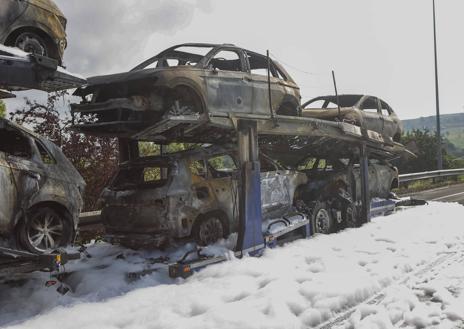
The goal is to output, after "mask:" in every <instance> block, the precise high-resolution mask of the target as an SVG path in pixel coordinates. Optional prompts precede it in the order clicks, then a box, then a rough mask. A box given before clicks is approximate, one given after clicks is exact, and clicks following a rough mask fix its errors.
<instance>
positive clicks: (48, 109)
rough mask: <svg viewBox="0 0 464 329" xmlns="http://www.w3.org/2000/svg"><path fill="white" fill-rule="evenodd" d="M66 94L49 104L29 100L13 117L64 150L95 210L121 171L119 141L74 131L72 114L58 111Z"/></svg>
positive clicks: (54, 95) (51, 97)
mask: <svg viewBox="0 0 464 329" xmlns="http://www.w3.org/2000/svg"><path fill="white" fill-rule="evenodd" d="M65 94H66V92H58V93H52V94H49V96H48V99H47V103H46V104H45V105H44V104H40V103H37V102H36V101H31V100H28V99H26V105H25V106H24V108H22V109H19V110H16V111H14V112H12V113H10V118H11V120H13V121H15V122H16V123H18V124H21V125H25V126H26V127H28V128H30V129H32V130H33V131H34V132H36V133H37V134H39V135H42V136H44V137H46V138H48V139H50V140H51V141H52V142H54V143H55V144H56V145H58V146H59V147H60V148H61V149H62V150H63V153H64V154H65V156H66V157H67V158H68V159H69V160H70V161H71V162H72V163H73V165H74V167H76V169H77V170H78V171H79V173H80V174H81V175H82V177H83V178H84V180H85V182H86V183H87V186H86V191H85V195H84V201H85V209H86V210H94V209H95V206H96V202H97V199H98V197H99V195H100V193H101V191H102V190H103V188H104V187H105V186H106V184H107V183H108V181H109V179H110V178H111V177H112V176H113V174H114V172H115V170H116V169H117V163H118V151H117V150H118V148H117V140H116V139H109V138H98V137H94V136H87V135H83V134H80V133H77V132H75V131H74V130H72V129H71V128H72V122H71V118H70V115H69V112H67V111H66V112H65V114H63V115H60V112H59V111H58V109H57V106H58V103H59V101H60V100H61V98H62V96H64V95H65ZM67 105H69V104H67Z"/></svg>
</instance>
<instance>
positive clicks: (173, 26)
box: [56, 0, 212, 75]
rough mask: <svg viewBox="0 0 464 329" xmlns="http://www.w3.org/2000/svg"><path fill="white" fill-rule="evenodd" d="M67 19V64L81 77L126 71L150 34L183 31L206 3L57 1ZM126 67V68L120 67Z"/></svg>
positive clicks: (206, 10)
mask: <svg viewBox="0 0 464 329" xmlns="http://www.w3.org/2000/svg"><path fill="white" fill-rule="evenodd" d="M56 3H57V4H58V6H59V7H60V9H61V10H62V11H63V12H64V14H65V16H66V17H67V18H68V28H67V33H68V44H69V46H68V49H67V50H66V53H65V59H64V62H65V64H66V65H67V66H68V67H69V69H70V70H71V71H75V72H79V73H81V74H84V75H92V74H104V73H107V72H109V71H114V70H115V69H116V68H117V69H127V67H126V65H127V63H128V62H129V63H131V62H132V61H131V60H130V59H131V58H133V57H134V56H137V54H139V53H140V52H141V51H142V50H143V49H144V46H145V45H146V43H147V42H148V40H149V39H150V37H151V36H153V35H154V34H162V35H167V36H170V35H174V34H175V33H177V32H178V31H180V30H183V29H185V28H187V27H188V26H189V25H190V23H191V22H192V20H193V17H194V15H195V12H196V11H200V12H204V13H210V12H211V11H212V4H211V1H210V0H112V1H98V0H79V1H69V0H56ZM121 62H122V63H125V65H124V64H121Z"/></svg>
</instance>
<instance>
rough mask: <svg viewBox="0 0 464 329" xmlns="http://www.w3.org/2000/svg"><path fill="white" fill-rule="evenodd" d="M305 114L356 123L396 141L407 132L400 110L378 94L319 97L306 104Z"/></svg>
mask: <svg viewBox="0 0 464 329" xmlns="http://www.w3.org/2000/svg"><path fill="white" fill-rule="evenodd" d="M302 116H303V117H311V118H317V119H323V120H330V121H335V120H337V121H344V122H348V123H352V124H354V125H357V126H359V127H361V128H363V129H369V130H373V131H375V132H377V133H380V134H381V135H382V136H384V138H385V137H386V138H387V139H386V140H392V141H395V142H398V141H399V139H400V137H401V135H402V133H403V125H402V123H401V121H400V119H399V118H398V116H397V115H396V113H395V112H394V111H393V110H392V108H391V107H390V106H389V105H388V104H387V103H386V102H384V101H383V100H381V99H380V98H377V97H374V96H367V95H339V96H338V97H337V96H321V97H317V98H314V99H312V100H310V101H308V102H306V103H304V104H303V105H302Z"/></svg>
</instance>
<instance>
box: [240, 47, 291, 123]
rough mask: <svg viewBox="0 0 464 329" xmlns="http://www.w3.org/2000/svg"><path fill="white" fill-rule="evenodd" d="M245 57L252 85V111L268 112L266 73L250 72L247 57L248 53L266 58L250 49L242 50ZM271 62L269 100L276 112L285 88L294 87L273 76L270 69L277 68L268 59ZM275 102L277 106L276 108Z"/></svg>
mask: <svg viewBox="0 0 464 329" xmlns="http://www.w3.org/2000/svg"><path fill="white" fill-rule="evenodd" d="M244 53H245V59H246V63H247V67H248V75H249V79H250V83H251V85H252V98H253V101H252V111H253V113H259V114H270V111H271V110H270V105H269V81H268V77H267V75H266V76H265V75H260V74H254V73H252V72H251V64H250V61H249V58H248V55H249V54H253V55H254V56H259V57H262V58H266V56H264V55H261V54H258V53H256V52H253V51H250V50H244ZM270 64H271V74H270V85H271V101H272V111H273V112H274V113H277V112H278V110H279V108H280V106H281V105H282V103H283V102H284V101H285V96H286V95H287V92H286V90H285V88H292V89H294V88H295V87H294V86H293V85H291V84H288V83H286V82H285V81H283V80H282V79H280V78H277V77H275V76H274V73H272V70H277V69H276V66H275V65H274V62H273V61H272V60H270ZM276 104H278V105H277V108H276Z"/></svg>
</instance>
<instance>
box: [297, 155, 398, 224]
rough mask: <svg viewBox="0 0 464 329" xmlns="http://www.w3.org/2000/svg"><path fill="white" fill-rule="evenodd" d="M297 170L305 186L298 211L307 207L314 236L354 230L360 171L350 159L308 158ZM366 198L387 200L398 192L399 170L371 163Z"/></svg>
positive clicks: (375, 161) (299, 194)
mask: <svg viewBox="0 0 464 329" xmlns="http://www.w3.org/2000/svg"><path fill="white" fill-rule="evenodd" d="M298 169H299V170H301V171H302V172H304V173H305V174H306V175H307V177H308V184H307V185H305V186H304V187H301V188H300V189H299V190H298V192H297V197H296V199H298V200H299V202H303V204H300V207H303V208H304V207H307V211H306V212H308V213H309V214H310V216H311V218H312V221H313V225H314V227H313V229H314V232H317V233H332V232H335V231H336V230H338V229H341V228H344V227H357V226H358V222H357V217H358V215H357V209H358V207H357V201H358V200H360V199H361V170H360V166H359V164H355V163H354V161H353V160H352V159H339V158H325V159H323V158H312V157H311V158H308V159H306V160H305V161H304V163H303V164H300V165H299V166H298ZM368 177H369V178H368V181H369V196H370V197H371V198H381V199H389V198H391V196H392V192H391V191H392V189H395V188H398V186H399V178H398V169H397V168H396V167H394V166H393V165H391V164H390V163H389V162H388V161H386V160H382V159H370V160H369V163H368Z"/></svg>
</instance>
